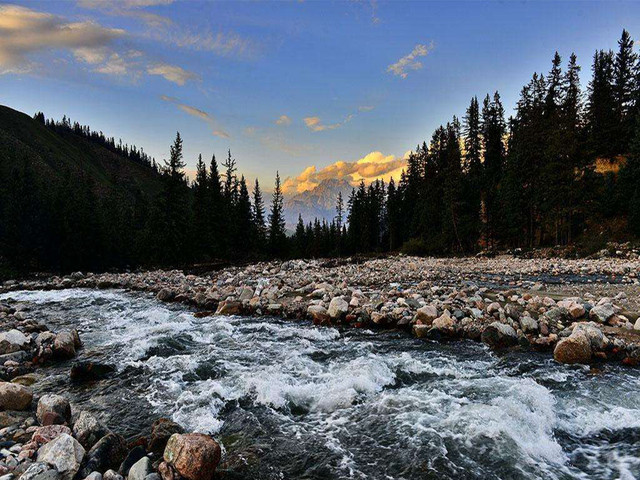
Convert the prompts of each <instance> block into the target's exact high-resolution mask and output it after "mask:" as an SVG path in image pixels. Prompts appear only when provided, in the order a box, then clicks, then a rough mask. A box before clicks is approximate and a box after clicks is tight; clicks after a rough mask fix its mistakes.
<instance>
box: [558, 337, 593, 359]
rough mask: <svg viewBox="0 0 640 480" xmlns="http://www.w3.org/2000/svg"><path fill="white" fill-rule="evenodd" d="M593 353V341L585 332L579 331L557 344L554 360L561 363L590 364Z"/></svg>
mask: <svg viewBox="0 0 640 480" xmlns="http://www.w3.org/2000/svg"><path fill="white" fill-rule="evenodd" d="M591 353H592V352H591V341H590V340H589V338H588V337H587V336H586V335H585V334H584V332H581V331H577V332H574V333H572V334H571V335H569V336H568V337H567V338H564V339H562V340H560V341H559V342H558V343H557V344H556V348H554V349H553V358H554V359H555V360H556V361H557V362H560V363H568V364H573V363H589V361H590V360H591Z"/></svg>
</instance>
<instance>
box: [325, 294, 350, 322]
mask: <svg viewBox="0 0 640 480" xmlns="http://www.w3.org/2000/svg"><path fill="white" fill-rule="evenodd" d="M348 311H349V304H348V303H347V301H346V300H345V299H344V298H342V297H333V298H332V299H331V302H330V303H329V308H328V309H327V313H328V314H329V316H330V317H331V318H332V319H340V318H342V317H343V316H345V315H346V314H347V312H348Z"/></svg>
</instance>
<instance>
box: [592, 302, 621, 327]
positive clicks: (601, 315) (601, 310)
mask: <svg viewBox="0 0 640 480" xmlns="http://www.w3.org/2000/svg"><path fill="white" fill-rule="evenodd" d="M615 313H616V312H615V310H614V308H613V305H612V304H610V303H603V304H602V305H596V306H595V307H593V308H592V309H591V311H590V312H589V318H590V319H592V320H595V321H597V322H600V323H605V322H606V321H607V320H609V319H610V318H611V317H613V316H614V315H615Z"/></svg>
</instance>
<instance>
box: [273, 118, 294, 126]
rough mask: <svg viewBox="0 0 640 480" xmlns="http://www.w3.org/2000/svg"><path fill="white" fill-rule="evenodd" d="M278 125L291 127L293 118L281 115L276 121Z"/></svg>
mask: <svg viewBox="0 0 640 480" xmlns="http://www.w3.org/2000/svg"><path fill="white" fill-rule="evenodd" d="M276 125H280V126H283V127H288V126H289V125H291V118H289V116H288V115H280V116H279V117H278V119H277V120H276Z"/></svg>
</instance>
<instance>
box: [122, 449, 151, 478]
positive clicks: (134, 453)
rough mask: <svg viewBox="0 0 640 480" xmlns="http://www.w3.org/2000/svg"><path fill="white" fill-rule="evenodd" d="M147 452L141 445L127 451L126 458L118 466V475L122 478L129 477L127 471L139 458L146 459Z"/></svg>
mask: <svg viewBox="0 0 640 480" xmlns="http://www.w3.org/2000/svg"><path fill="white" fill-rule="evenodd" d="M146 455H147V452H146V451H145V449H144V447H143V446H142V445H138V446H137V447H134V448H133V449H132V450H130V451H129V453H128V454H127V457H126V458H125V459H124V460H123V461H122V463H121V464H120V468H119V469H118V473H119V474H120V475H122V476H124V477H126V476H127V475H129V470H131V467H133V466H134V465H135V464H136V463H137V462H138V461H139V460H140V459H141V458H143V457H146Z"/></svg>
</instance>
